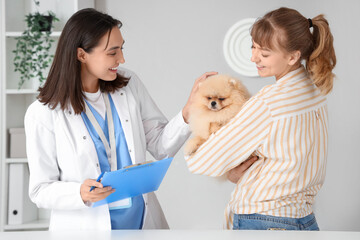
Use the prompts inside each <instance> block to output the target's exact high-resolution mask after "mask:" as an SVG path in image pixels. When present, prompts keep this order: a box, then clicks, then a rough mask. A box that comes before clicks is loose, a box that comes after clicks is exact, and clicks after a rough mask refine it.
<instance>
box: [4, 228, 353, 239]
mask: <svg viewBox="0 0 360 240" xmlns="http://www.w3.org/2000/svg"><path fill="white" fill-rule="evenodd" d="M0 239H1V240H30V239H31V240H33V239H34V240H35V239H36V240H72V239H76V240H80V239H84V240H110V239H121V240H128V239H141V240H195V239H196V240H201V239H204V240H212V239H214V240H215V239H216V240H236V239H243V240H246V239H250V240H259V239H265V240H298V239H305V240H324V239H326V240H335V239H336V240H360V232H335V231H334V232H332V231H319V232H299V231H226V230H142V231H141V230H122V231H121V230H116V231H109V232H106V231H104V232H78V231H76V232H48V231H41V232H40V231H39V232H36V231H33V232H30V231H29V232H0Z"/></svg>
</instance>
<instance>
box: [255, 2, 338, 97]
mask: <svg viewBox="0 0 360 240" xmlns="http://www.w3.org/2000/svg"><path fill="white" fill-rule="evenodd" d="M310 28H313V32H311V31H310ZM251 36H252V39H253V40H254V42H256V43H257V44H259V45H260V46H262V47H268V48H270V49H273V48H274V46H273V45H274V40H275V41H277V43H278V44H279V45H280V47H281V48H282V49H285V50H286V51H287V52H293V51H297V50H299V51H300V52H301V59H303V60H305V61H306V70H307V71H308V73H309V74H310V76H311V78H312V80H313V82H314V83H315V84H316V86H317V87H318V88H319V89H320V91H321V93H322V94H324V95H326V94H328V93H329V92H330V91H331V89H332V87H333V78H334V74H333V73H332V70H333V68H334V67H335V65H336V56H335V50H334V46H333V36H332V34H331V32H330V28H329V23H328V21H327V20H326V19H325V18H324V15H322V14H320V15H318V16H316V17H314V18H313V19H307V18H305V17H304V16H303V15H301V14H300V13H299V12H298V11H296V10H294V9H290V8H284V7H282V8H279V9H276V10H274V11H271V12H268V13H267V14H266V15H265V16H263V17H262V18H260V19H258V20H257V21H256V22H255V23H254V25H253V27H252V29H251Z"/></svg>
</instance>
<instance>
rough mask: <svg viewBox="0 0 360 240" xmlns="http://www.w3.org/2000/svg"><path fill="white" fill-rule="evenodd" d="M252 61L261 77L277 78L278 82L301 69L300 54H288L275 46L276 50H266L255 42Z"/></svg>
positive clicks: (297, 52)
mask: <svg viewBox="0 0 360 240" xmlns="http://www.w3.org/2000/svg"><path fill="white" fill-rule="evenodd" d="M251 48H252V56H251V61H252V62H254V63H256V68H257V69H258V73H259V75H260V76H261V77H272V76H275V78H276V80H278V79H280V78H282V77H283V76H285V75H286V74H287V73H289V72H291V71H293V70H295V69H297V68H298V67H300V62H299V58H300V52H299V51H295V52H293V53H287V52H285V51H281V50H280V47H277V45H276V44H275V48H274V49H269V48H264V47H262V46H260V45H259V44H257V43H256V42H254V41H253V45H252V47H251Z"/></svg>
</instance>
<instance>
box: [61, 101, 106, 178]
mask: <svg viewBox="0 0 360 240" xmlns="http://www.w3.org/2000/svg"><path fill="white" fill-rule="evenodd" d="M63 116H64V117H65V118H66V119H67V121H64V123H65V124H66V122H67V123H71V125H70V124H69V125H68V126H67V127H64V128H63V129H65V131H66V135H67V136H68V140H69V141H70V142H71V145H72V146H73V147H74V150H75V152H76V154H77V157H78V161H77V162H78V163H80V164H81V165H80V166H79V168H80V169H82V171H80V172H82V173H85V174H84V175H85V176H84V177H85V178H89V177H97V176H98V175H99V174H100V172H101V170H100V167H99V161H98V158H94V156H97V152H96V148H95V145H94V142H93V141H92V139H91V136H90V134H89V132H88V130H87V128H86V126H85V124H84V121H83V119H82V117H81V115H80V114H75V113H74V110H73V109H72V107H70V108H69V110H66V111H64V114H63ZM66 125H67V124H66ZM69 128H71V129H69ZM89 159H91V160H92V162H91V163H90V164H89ZM94 173H95V175H94Z"/></svg>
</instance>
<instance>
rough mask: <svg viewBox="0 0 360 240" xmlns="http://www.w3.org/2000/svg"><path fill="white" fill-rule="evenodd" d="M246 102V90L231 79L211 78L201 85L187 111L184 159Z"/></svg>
mask: <svg viewBox="0 0 360 240" xmlns="http://www.w3.org/2000/svg"><path fill="white" fill-rule="evenodd" d="M249 98H250V94H249V92H248V90H247V89H246V87H245V86H244V85H242V83H241V82H240V81H239V80H237V79H235V78H233V77H230V76H227V75H214V76H211V77H208V78H207V79H206V80H204V81H203V82H201V83H200V84H199V89H198V91H197V94H196V95H195V97H194V103H193V104H192V106H191V107H190V118H189V125H190V129H191V132H192V135H193V137H192V138H191V139H189V140H188V141H187V143H186V145H185V148H184V152H185V155H186V156H188V155H191V154H192V153H194V152H196V150H197V149H198V148H199V147H200V146H201V144H203V143H204V142H205V141H206V140H207V139H208V138H209V136H210V135H211V134H212V133H214V132H216V131H217V130H219V129H220V128H221V127H222V126H223V125H225V124H226V123H227V122H228V121H229V120H230V119H231V118H233V117H234V116H235V115H236V114H237V113H238V112H239V110H240V108H241V107H242V105H243V104H244V103H245V102H246V101H247V100H248V99H249Z"/></svg>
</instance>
